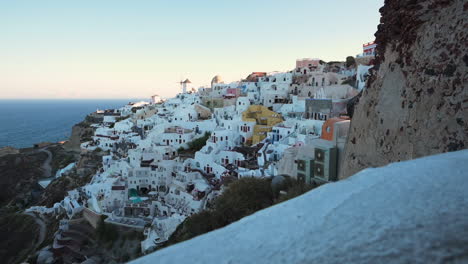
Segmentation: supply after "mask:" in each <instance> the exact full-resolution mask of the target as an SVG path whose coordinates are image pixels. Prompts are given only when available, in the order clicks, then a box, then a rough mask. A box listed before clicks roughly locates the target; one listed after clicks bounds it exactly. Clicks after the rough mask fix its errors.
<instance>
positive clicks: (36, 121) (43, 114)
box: [0, 99, 147, 148]
mask: <svg viewBox="0 0 468 264" xmlns="http://www.w3.org/2000/svg"><path fill="white" fill-rule="evenodd" d="M136 101H141V99H92V100H90V99H87V100H84V99H83V100H78V99H77V100H58V99H54V100H3V99H2V100H0V148H1V147H5V146H11V147H15V148H27V147H32V146H33V144H35V143H39V142H59V141H62V140H67V139H68V138H69V137H70V135H71V131H72V127H73V125H75V124H77V123H79V122H81V121H83V119H84V118H85V117H86V115H87V114H89V113H92V112H94V111H96V110H97V109H114V108H119V107H122V106H124V105H125V104H127V103H128V102H136ZM146 101H147V100H146Z"/></svg>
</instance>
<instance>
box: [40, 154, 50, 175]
mask: <svg viewBox="0 0 468 264" xmlns="http://www.w3.org/2000/svg"><path fill="white" fill-rule="evenodd" d="M39 151H41V152H44V153H46V154H47V159H46V160H45V161H44V163H43V164H42V169H43V170H44V178H50V177H52V167H51V166H50V163H51V161H52V153H51V152H50V151H49V150H47V149H40V150H39Z"/></svg>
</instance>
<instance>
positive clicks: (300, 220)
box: [132, 150, 468, 264]
mask: <svg viewBox="0 0 468 264" xmlns="http://www.w3.org/2000/svg"><path fill="white" fill-rule="evenodd" d="M467 161H468V150H463V151H458V152H452V153H447V154H440V155H436V156H430V157H425V158H421V159H417V160H412V161H406V162H401V163H394V164H390V165H388V166H386V167H382V168H377V169H366V170H364V171H362V172H360V173H358V174H356V175H354V176H352V177H350V178H348V179H346V180H343V181H340V182H337V183H332V184H327V185H324V186H322V187H320V188H317V189H315V190H313V191H311V192H309V193H306V194H305V195H303V196H300V197H298V198H296V199H293V200H290V201H287V202H284V203H282V204H279V205H277V206H273V207H271V208H268V209H265V210H263V211H260V212H258V213H256V214H254V215H251V216H249V217H246V218H244V219H242V220H240V221H238V222H236V223H234V224H231V225H229V226H227V227H225V228H222V229H219V230H217V231H214V232H211V233H208V234H206V235H202V236H199V237H197V238H194V239H192V240H189V241H186V242H183V243H180V244H177V245H175V246H172V247H169V248H166V249H163V250H161V251H158V252H155V253H153V254H150V255H148V256H145V257H143V258H140V259H137V260H135V261H133V262H132V263H140V264H146V263H466V262H467V261H468V221H467V220H466V219H468V206H467V205H468V192H467V190H468V180H467V171H468V162H467Z"/></svg>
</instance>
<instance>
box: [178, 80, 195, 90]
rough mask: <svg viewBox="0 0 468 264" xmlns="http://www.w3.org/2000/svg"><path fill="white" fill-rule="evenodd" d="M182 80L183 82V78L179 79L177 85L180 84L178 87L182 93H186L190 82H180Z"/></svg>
mask: <svg viewBox="0 0 468 264" xmlns="http://www.w3.org/2000/svg"><path fill="white" fill-rule="evenodd" d="M182 80H183V78H182V77H181V78H180V82H179V84H180V87H181V88H182V93H186V92H187V86H188V85H189V84H191V83H192V82H191V81H190V80H189V79H185V80H184V81H182Z"/></svg>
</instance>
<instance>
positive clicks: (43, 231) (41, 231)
mask: <svg viewBox="0 0 468 264" xmlns="http://www.w3.org/2000/svg"><path fill="white" fill-rule="evenodd" d="M23 214H25V215H29V216H31V217H32V218H34V221H35V222H36V224H38V225H39V238H38V241H37V243H36V245H35V246H34V247H35V249H38V247H39V246H40V245H41V244H42V242H44V239H45V235H46V232H47V226H46V224H45V223H44V220H43V219H42V218H41V217H40V216H37V215H36V214H34V213H31V212H26V213H23Z"/></svg>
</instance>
